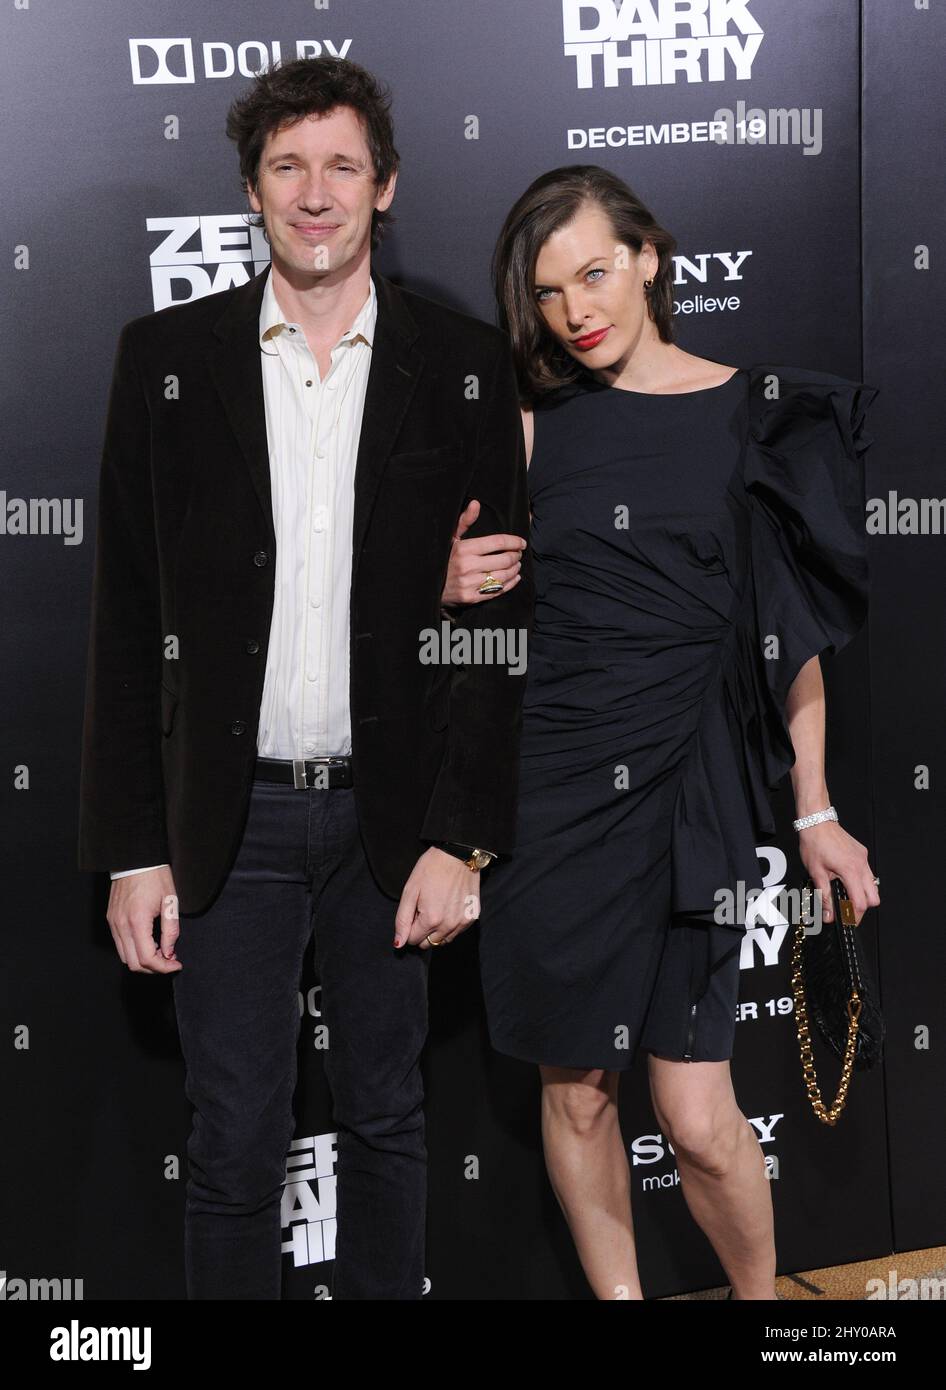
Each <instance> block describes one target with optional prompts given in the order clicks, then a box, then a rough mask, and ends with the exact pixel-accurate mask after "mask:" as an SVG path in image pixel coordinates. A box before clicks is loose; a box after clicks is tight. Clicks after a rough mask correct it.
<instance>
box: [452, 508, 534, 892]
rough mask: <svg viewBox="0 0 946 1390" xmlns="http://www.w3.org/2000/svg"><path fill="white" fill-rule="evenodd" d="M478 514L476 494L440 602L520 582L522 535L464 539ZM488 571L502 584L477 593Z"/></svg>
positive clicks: (470, 599) (460, 526)
mask: <svg viewBox="0 0 946 1390" xmlns="http://www.w3.org/2000/svg"><path fill="white" fill-rule="evenodd" d="M479 514H480V504H479V502H478V501H477V500H476V498H475V497H474V498H473V500H472V501H471V502H469V503H468V504H467V507H466V510H465V511H463V512H461V513H460V519H459V520H458V522H457V529H456V534H455V535H454V537H453V546H452V548H451V550H450V563H449V565H448V566H447V578H446V581H445V583H444V586H443V593H442V594H441V596H440V602H441V603H443V604H446V605H450V604H466V603H483V602H485V600H486V599H490V598H496V597H498V595H499V594H500V593H501V592H503V591H507V590H509V589H513V588H515V586H516V585H517V584H518V583H519V577H520V576H519V571H520V569H521V568H522V561H521V558H520V557H521V555H522V552H523V551H524V550H525V548H526V541H525V540H524V539H523V538H522V536H506V535H502V534H498V535H494V536H471V538H470V539H469V540H468V541H465V540H464V539H463V536H464V533H465V532H466V531H468V530H469V528H470V527H471V526H472V525H473V523H474V522H475V521H476V518H477V517H478V516H479ZM487 574H491V575H492V576H493V578H494V579H498V580H499V582H500V584H502V586H503V588H502V590H499V589H497V591H496V593H495V594H481V593H479V592H478V588H479V585H480V584H482V582H483V580H484V579H485V577H486V575H487ZM467 872H469V870H467Z"/></svg>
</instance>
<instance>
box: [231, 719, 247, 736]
mask: <svg viewBox="0 0 946 1390" xmlns="http://www.w3.org/2000/svg"><path fill="white" fill-rule="evenodd" d="M230 732H231V734H245V733H246V720H245V719H234V721H233V723H232V724H231V725H230Z"/></svg>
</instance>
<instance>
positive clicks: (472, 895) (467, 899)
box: [394, 845, 480, 950]
mask: <svg viewBox="0 0 946 1390" xmlns="http://www.w3.org/2000/svg"><path fill="white" fill-rule="evenodd" d="M479 915H480V875H479V871H478V870H477V871H476V872H471V871H470V870H469V869H468V868H467V866H466V865H465V864H464V862H463V860H462V859H457V858H456V857H455V856H454V855H452V854H448V853H447V852H446V850H443V849H438V848H437V847H436V845H431V847H430V849H428V850H425V851H424V853H423V854H422V855H421V857H420V858H419V859H418V861H417V863H416V864H415V865H414V868H413V870H412V872H411V876H410V878H409V879H408V880H407V882H406V883H405V885H404V891H403V893H402V894H401V901H400V903H399V904H398V909H397V916H396V917H395V919H394V932H395V935H394V944H395V946H420V948H421V950H427V949H428V947H430V946H439V945H441V944H442V943H443V942H445V941H452V940H453V939H454V937H457V936H459V935H460V933H461V932H462V931H466V929H467V927H468V926H469V925H470V923H471V922H475V921H476V919H477V918H478V917H479ZM428 936H433V937H434V938H435V940H434V941H432V942H431V941H428V940H427V937H428Z"/></svg>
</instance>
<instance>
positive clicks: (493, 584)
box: [476, 571, 503, 594]
mask: <svg viewBox="0 0 946 1390" xmlns="http://www.w3.org/2000/svg"><path fill="white" fill-rule="evenodd" d="M502 591H503V586H502V584H500V582H499V580H498V579H495V578H494V577H493V575H492V574H490V573H489V572H488V571H487V573H486V575H485V576H484V578H483V582H482V584H480V585H479V587H478V588H477V590H476V592H477V593H478V594H501V593H502Z"/></svg>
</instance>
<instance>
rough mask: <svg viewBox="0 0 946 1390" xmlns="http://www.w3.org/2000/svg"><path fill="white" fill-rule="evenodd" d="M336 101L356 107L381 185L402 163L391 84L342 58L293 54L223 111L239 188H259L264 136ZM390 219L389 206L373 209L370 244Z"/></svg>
mask: <svg viewBox="0 0 946 1390" xmlns="http://www.w3.org/2000/svg"><path fill="white" fill-rule="evenodd" d="M339 106H349V107H351V108H352V110H353V111H355V112H356V113H357V115H358V117H359V120H360V122H361V128H362V131H363V132H364V137H365V142H366V144H367V146H368V150H369V153H370V155H371V162H372V165H373V167H374V181H375V186H376V187H377V188H379V189H380V188H383V187H384V185H385V184H386V183H387V182H388V180H389V179H390V177H391V175H392V174H393V173H394V172H395V170H396V169H397V168H398V166H399V164H400V156H399V155H398V152H397V150H396V149H395V148H394V126H393V124H392V121H391V115H390V106H391V97H390V91H389V89H388V88H387V87H385V86H384V84H383V83H381V82H380V81H379V80H378V79H377V78H376V77H374V76H373V75H372V74H371V73H370V72H368V71H367V70H366V69H365V68H363V67H359V65H358V64H357V63H352V62H349V61H348V60H347V59H345V58H295V59H293V60H292V61H291V62H279V63H275V64H274V65H273V66H272V67H271V68H269V69H268V70H267V71H265V72H261V73H260V74H259V75H258V76H257V77H256V78H255V80H254V82H253V86H252V87H251V88H250V90H249V91H248V92H247V93H246V94H245V95H244V96H242V97H239V98H238V99H237V100H236V101H235V102H234V103H233V105H232V106H231V107H230V110H229V111H228V113H227V135H228V136H229V137H230V139H231V140H235V141H236V146H237V150H238V151H239V155H240V185H241V187H242V189H243V192H244V193H247V194H248V192H249V189H248V186H247V185H248V184H249V183H252V185H253V187H254V188H255V189H256V190H257V191H258V190H259V166H260V159H261V158H262V154H263V147H264V145H265V144H266V140H267V138H268V136H270V135H272V134H273V133H274V132H275V131H277V130H280V129H281V128H282V127H283V126H287V125H295V124H297V122H299V121H301V120H303V119H304V118H305V117H306V116H309V115H316V114H317V115H325V114H327V113H328V112H329V111H333V110H334V109H335V108H336V107H339ZM393 220H394V218H393V217H392V214H391V213H390V212H378V211H377V210H376V211H375V212H374V213H373V214H372V218H371V246H372V249H373V248H374V247H376V246H377V245H378V243H379V242H380V240H381V238H382V236H383V235H384V232H385V227H386V226H387V224H388V223H389V222H391V221H393ZM250 224H251V226H254V227H261V226H263V218H262V216H261V215H260V214H258V213H252V214H251V215H250Z"/></svg>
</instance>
